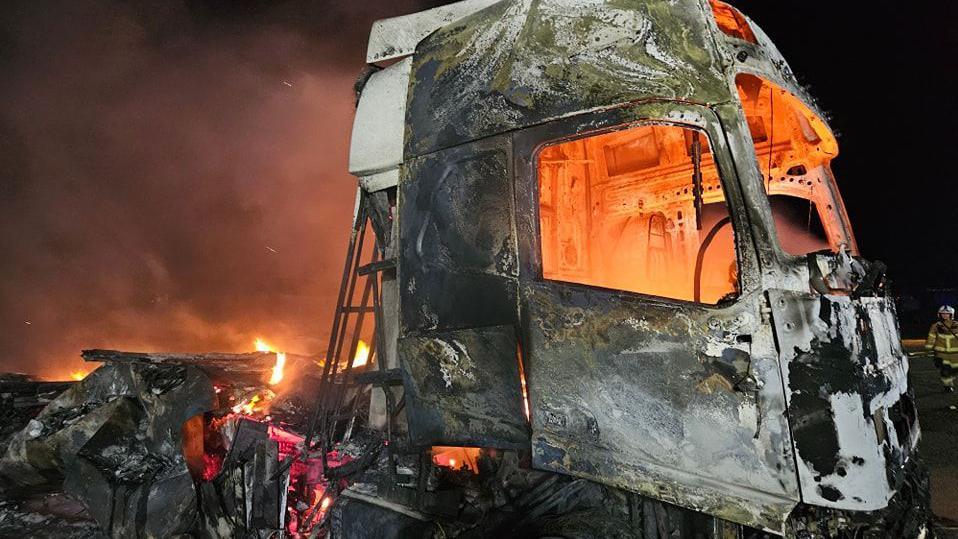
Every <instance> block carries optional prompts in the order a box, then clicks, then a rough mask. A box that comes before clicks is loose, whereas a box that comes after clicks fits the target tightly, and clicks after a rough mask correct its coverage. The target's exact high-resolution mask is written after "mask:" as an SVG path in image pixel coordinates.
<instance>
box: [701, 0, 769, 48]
mask: <svg viewBox="0 0 958 539" xmlns="http://www.w3.org/2000/svg"><path fill="white" fill-rule="evenodd" d="M709 3H710V4H711V5H712V14H713V15H714V16H715V22H717V23H718V27H719V29H720V30H721V31H722V32H723V33H724V34H725V35H727V36H731V37H734V38H736V39H741V40H743V41H748V42H749V43H758V40H756V39H755V33H754V32H753V31H752V27H751V26H749V24H748V20H747V19H746V18H745V15H742V12H741V11H739V10H737V9H735V8H734V7H732V6H730V5H728V4H726V3H725V2H720V1H719V0H710V2H709Z"/></svg>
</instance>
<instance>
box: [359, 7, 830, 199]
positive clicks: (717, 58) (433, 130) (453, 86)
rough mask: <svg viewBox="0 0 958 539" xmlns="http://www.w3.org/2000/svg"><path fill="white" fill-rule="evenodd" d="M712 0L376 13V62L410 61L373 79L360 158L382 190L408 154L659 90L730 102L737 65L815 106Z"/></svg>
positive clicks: (764, 40)
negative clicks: (722, 21)
mask: <svg viewBox="0 0 958 539" xmlns="http://www.w3.org/2000/svg"><path fill="white" fill-rule="evenodd" d="M712 5H713V2H712V1H710V0H638V1H632V2H623V1H615V0H607V1H596V0H535V1H533V0H501V1H498V2H495V1H493V0H465V1H463V2H457V3H455V4H450V5H448V6H443V7H441V8H436V9H433V10H428V11H424V12H420V13H416V14H413V15H407V16H404V17H397V18H394V19H386V20H383V21H378V22H377V23H376V24H375V25H374V27H373V31H372V32H371V35H370V43H369V50H368V53H367V61H368V62H369V63H371V64H374V63H377V62H382V61H384V60H396V59H401V61H399V62H397V63H394V64H392V65H390V66H388V67H387V68H385V69H384V70H382V71H380V72H378V73H376V74H375V75H374V76H373V78H371V79H370V81H369V83H367V86H366V89H365V90H364V92H363V97H362V98H361V100H360V104H359V110H358V111H357V117H356V123H355V125H354V130H353V142H352V148H351V159H350V171H351V172H353V173H354V174H356V175H357V176H360V178H361V180H362V179H367V180H368V179H369V178H373V181H371V182H364V183H363V185H364V187H366V188H367V190H368V189H370V188H373V190H375V189H376V188H382V187H386V186H389V185H390V184H392V185H394V183H393V182H394V181H395V180H396V179H397V178H398V173H391V170H392V169H394V167H396V166H398V165H399V163H400V162H402V161H404V160H406V159H409V158H412V157H416V156H420V155H425V154H428V153H432V152H434V151H437V150H440V149H443V148H448V147H452V146H457V145H460V144H463V143H465V142H469V141H473V140H477V139H480V138H484V137H487V136H490V135H494V134H497V133H503V132H507V131H512V130H515V129H521V128H525V127H530V126H533V125H537V124H540V123H543V122H546V121H549V120H552V119H556V118H561V117H567V116H572V115H575V114H579V113H583V112H587V111H592V110H597V109H605V108H613V107H616V106H621V105H624V104H627V103H632V102H637V101H648V100H656V99H667V100H678V101H686V102H692V103H699V104H705V105H710V104H716V103H722V102H727V101H730V100H733V99H735V98H736V97H735V96H736V90H735V83H734V79H735V74H736V73H739V72H748V73H753V74H756V75H759V76H761V77H763V78H765V79H768V80H770V81H771V82H774V83H775V84H777V85H778V86H780V87H782V88H784V89H786V90H788V91H789V92H791V93H792V94H794V95H796V96H798V97H799V98H800V99H801V100H802V101H804V102H805V103H806V104H808V105H809V106H811V107H812V108H813V109H814V103H813V101H812V100H811V99H810V98H809V97H808V95H807V94H806V93H805V91H804V90H803V89H802V88H801V87H800V86H799V85H798V83H797V82H796V80H795V77H794V76H793V74H792V71H791V69H790V68H789V66H788V64H787V63H786V62H785V60H784V59H783V58H782V55H781V54H780V53H779V51H778V49H777V48H776V47H775V45H774V44H773V43H772V42H771V40H770V39H769V38H768V36H766V35H765V33H764V32H762V30H761V29H760V28H759V27H758V26H757V25H755V23H754V22H753V21H751V20H748V19H747V18H745V17H742V20H744V21H746V22H747V24H748V25H749V30H750V36H749V37H750V38H751V37H754V40H752V39H741V38H739V37H735V36H732V35H729V34H727V33H725V32H723V31H722V30H721V29H720V28H719V26H718V23H717V21H716V18H715V16H714V15H713V10H712ZM404 98H405V99H404ZM816 112H817V111H816ZM387 119H388V122H387V121H385V120H387ZM400 120H401V123H400ZM387 123H389V124H390V125H386V124H387ZM400 141H401V142H400Z"/></svg>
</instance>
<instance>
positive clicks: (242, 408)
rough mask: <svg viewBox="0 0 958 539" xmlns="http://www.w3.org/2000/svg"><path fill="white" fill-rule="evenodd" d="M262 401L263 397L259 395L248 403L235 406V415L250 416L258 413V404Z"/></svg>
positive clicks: (254, 396)
mask: <svg viewBox="0 0 958 539" xmlns="http://www.w3.org/2000/svg"><path fill="white" fill-rule="evenodd" d="M260 400H262V397H260V396H259V395H253V398H251V399H250V400H248V401H246V402H241V403H239V404H237V405H236V406H234V407H233V413H234V414H239V413H243V414H246V415H250V414H252V413H253V412H255V411H256V403H258V402H259V401H260Z"/></svg>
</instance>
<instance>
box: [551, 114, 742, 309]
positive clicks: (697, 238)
mask: <svg viewBox="0 0 958 539" xmlns="http://www.w3.org/2000/svg"><path fill="white" fill-rule="evenodd" d="M538 173H539V174H538V178H539V226H540V234H541V248H542V275H543V277H544V278H545V279H550V280H556V281H564V282H571V283H580V284H586V285H592V286H598V287H603V288H610V289H616V290H624V291H629V292H638V293H642V294H649V295H653V296H659V297H665V298H673V299H680V300H687V301H699V302H703V303H710V304H714V303H718V302H720V301H721V300H723V299H730V298H732V297H734V296H735V295H736V294H737V291H738V270H737V261H736V256H735V248H734V242H733V236H732V227H731V226H730V223H729V219H728V216H729V214H728V210H727V208H726V205H725V194H724V191H723V188H722V184H721V182H720V181H719V175H718V171H717V169H716V167H715V163H714V162H713V160H712V154H711V152H710V150H709V142H708V137H707V136H706V135H705V133H704V132H702V131H700V130H698V129H694V128H691V127H684V126H680V125H672V124H665V123H654V124H643V125H633V126H630V127H628V128H626V129H622V130H619V131H613V132H607V133H601V134H597V135H592V136H587V137H584V138H579V139H576V140H569V141H565V142H560V143H558V144H553V145H551V146H547V147H545V148H544V149H543V150H542V151H541V152H540V153H539V159H538ZM696 193H698V196H696ZM707 238H708V241H707Z"/></svg>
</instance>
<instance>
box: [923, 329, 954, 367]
mask: <svg viewBox="0 0 958 539" xmlns="http://www.w3.org/2000/svg"><path fill="white" fill-rule="evenodd" d="M925 348H926V349H928V350H934V351H935V355H936V356H938V357H939V358H941V359H942V360H944V361H947V362H949V363H955V364H956V365H958V322H956V321H954V320H948V321H947V322H946V321H943V320H939V321H938V322H935V323H934V324H932V326H931V329H929V330H928V339H927V340H926V341H925Z"/></svg>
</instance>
